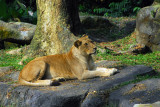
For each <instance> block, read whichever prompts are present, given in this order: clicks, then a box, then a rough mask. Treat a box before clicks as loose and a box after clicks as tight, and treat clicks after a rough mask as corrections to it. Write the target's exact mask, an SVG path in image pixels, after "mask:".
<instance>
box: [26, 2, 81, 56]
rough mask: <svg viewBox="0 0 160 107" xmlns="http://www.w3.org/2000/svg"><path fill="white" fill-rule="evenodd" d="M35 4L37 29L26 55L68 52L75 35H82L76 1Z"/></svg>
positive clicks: (75, 37)
mask: <svg viewBox="0 0 160 107" xmlns="http://www.w3.org/2000/svg"><path fill="white" fill-rule="evenodd" d="M36 3H37V16H38V22H37V28H36V32H35V35H34V38H33V40H32V41H31V45H30V47H29V49H28V51H27V55H28V54H30V55H31V56H43V55H50V54H57V53H64V52H67V51H69V49H70V48H71V46H72V45H73V42H74V41H75V40H76V39H77V38H78V37H77V35H79V34H82V33H83V29H82V26H81V23H80V19H79V14H78V3H77V0H36ZM75 35H76V36H75Z"/></svg>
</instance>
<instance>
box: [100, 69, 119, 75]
mask: <svg viewBox="0 0 160 107" xmlns="http://www.w3.org/2000/svg"><path fill="white" fill-rule="evenodd" d="M117 71H118V70H117V69H116V68H109V69H106V70H105V73H104V75H103V76H111V75H113V74H115V73H116V72H117Z"/></svg>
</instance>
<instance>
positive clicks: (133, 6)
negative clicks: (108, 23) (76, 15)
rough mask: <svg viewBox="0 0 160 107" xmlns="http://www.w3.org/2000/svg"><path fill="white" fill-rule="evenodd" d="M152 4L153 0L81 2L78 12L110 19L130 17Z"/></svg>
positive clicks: (86, 0) (83, 0)
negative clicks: (109, 17) (110, 17)
mask: <svg viewBox="0 0 160 107" xmlns="http://www.w3.org/2000/svg"><path fill="white" fill-rule="evenodd" d="M152 3H153V0H147V1H144V0H92V1H90V0H82V1H81V2H80V7H79V8H80V9H79V10H80V12H87V13H92V14H97V15H104V16H112V17H120V16H132V15H136V13H137V12H138V11H139V10H140V9H141V8H142V7H145V6H148V5H151V4H152Z"/></svg>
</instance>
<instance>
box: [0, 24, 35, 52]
mask: <svg viewBox="0 0 160 107" xmlns="http://www.w3.org/2000/svg"><path fill="white" fill-rule="evenodd" d="M35 29H36V25H33V24H29V23H24V22H9V23H6V22H4V21H0V49H3V48H5V47H7V46H5V45H7V44H9V43H8V42H11V43H16V44H20V45H24V44H29V43H30V42H31V40H32V38H33V36H34V32H35ZM4 42H6V43H4Z"/></svg>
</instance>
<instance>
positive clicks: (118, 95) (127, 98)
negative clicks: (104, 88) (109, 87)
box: [109, 79, 160, 107]
mask: <svg viewBox="0 0 160 107" xmlns="http://www.w3.org/2000/svg"><path fill="white" fill-rule="evenodd" d="M159 87H160V79H149V80H144V81H141V82H138V83H135V84H129V85H127V86H124V87H122V88H120V89H118V90H116V91H114V92H112V93H111V94H110V97H109V104H110V105H112V104H115V105H116V106H115V107H133V106H134V105H135V106H134V107H160V103H155V102H159V101H160V89H159ZM150 103H154V104H150Z"/></svg>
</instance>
